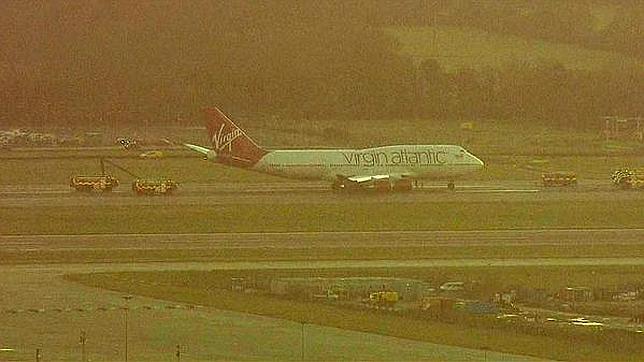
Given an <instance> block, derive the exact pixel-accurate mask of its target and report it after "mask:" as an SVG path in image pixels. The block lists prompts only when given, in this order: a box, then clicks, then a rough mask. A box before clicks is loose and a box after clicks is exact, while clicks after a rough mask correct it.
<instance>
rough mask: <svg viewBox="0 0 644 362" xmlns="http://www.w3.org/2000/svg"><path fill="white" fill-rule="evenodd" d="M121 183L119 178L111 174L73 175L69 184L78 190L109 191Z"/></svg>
mask: <svg viewBox="0 0 644 362" xmlns="http://www.w3.org/2000/svg"><path fill="white" fill-rule="evenodd" d="M118 185H119V180H118V179H117V178H116V177H114V176H111V175H105V174H103V175H91V176H73V177H72V178H71V179H70V181H69V186H70V187H72V188H74V189H75V190H76V191H85V192H90V191H94V192H109V191H112V189H113V188H115V187H116V186H118Z"/></svg>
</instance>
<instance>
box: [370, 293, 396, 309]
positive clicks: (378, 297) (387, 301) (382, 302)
mask: <svg viewBox="0 0 644 362" xmlns="http://www.w3.org/2000/svg"><path fill="white" fill-rule="evenodd" d="M399 300H400V296H399V295H398V292H394V291H388V290H381V291H377V292H372V293H369V298H367V299H365V300H364V303H365V304H367V305H369V306H372V307H376V308H381V307H382V308H393V307H394V305H395V304H396V303H398V301H399Z"/></svg>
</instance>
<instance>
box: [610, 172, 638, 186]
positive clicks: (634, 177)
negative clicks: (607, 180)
mask: <svg viewBox="0 0 644 362" xmlns="http://www.w3.org/2000/svg"><path fill="white" fill-rule="evenodd" d="M611 178H612V180H613V185H615V186H616V187H619V188H620V189H623V190H644V169H639V170H630V169H621V170H617V171H615V172H613V176H612V177H611Z"/></svg>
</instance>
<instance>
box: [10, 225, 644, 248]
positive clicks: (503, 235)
mask: <svg viewBox="0 0 644 362" xmlns="http://www.w3.org/2000/svg"><path fill="white" fill-rule="evenodd" d="M643 242H644V229H568V230H561V229H550V230H548V229H539V230H472V231H384V232H370V231H349V232H340V231H338V232H279V233H206V234H93V235H0V245H2V248H3V250H4V251H50V250H67V251H73V250H146V249H178V250H189V249H242V248H322V247H324V248H348V247H400V248H405V247H422V246H432V245H501V246H508V247H511V246H515V245H566V244H574V245H578V246H579V247H588V246H592V245H595V244H603V245H605V244H621V245H623V244H640V243H643Z"/></svg>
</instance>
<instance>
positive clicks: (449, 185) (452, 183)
mask: <svg viewBox="0 0 644 362" xmlns="http://www.w3.org/2000/svg"><path fill="white" fill-rule="evenodd" d="M447 189H448V190H450V191H455V190H456V185H454V181H450V182H448V183H447Z"/></svg>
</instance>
